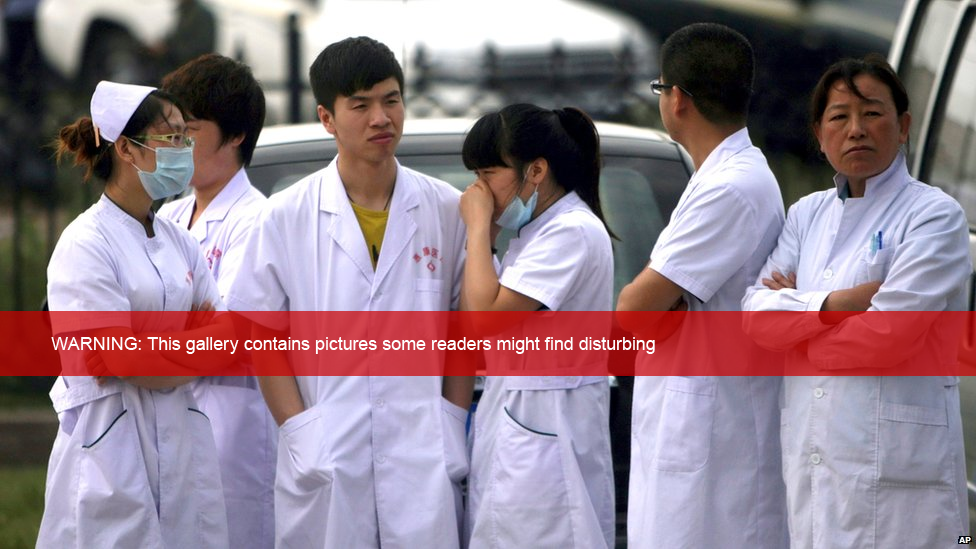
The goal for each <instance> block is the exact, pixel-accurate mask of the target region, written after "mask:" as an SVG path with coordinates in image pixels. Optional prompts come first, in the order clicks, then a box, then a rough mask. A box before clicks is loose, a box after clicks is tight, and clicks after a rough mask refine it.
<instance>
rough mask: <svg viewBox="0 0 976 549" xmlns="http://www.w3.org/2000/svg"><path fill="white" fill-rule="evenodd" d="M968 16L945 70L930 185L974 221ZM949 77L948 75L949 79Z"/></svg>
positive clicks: (973, 95)
mask: <svg viewBox="0 0 976 549" xmlns="http://www.w3.org/2000/svg"><path fill="white" fill-rule="evenodd" d="M974 15H976V14H972V13H971V14H970V16H969V17H967V19H966V22H965V28H964V30H963V31H962V32H960V34H959V37H960V40H961V42H960V43H961V44H962V50H961V53H960V54H959V55H958V56H957V57H956V58H955V59H956V64H955V65H954V66H950V67H948V68H947V73H946V75H947V78H950V79H949V80H948V81H947V82H948V92H947V93H946V95H945V100H944V101H943V104H942V109H940V114H939V115H938V119H937V122H938V123H937V124H936V125H934V126H933V129H934V131H935V132H936V133H935V135H934V136H933V139H934V142H933V144H932V145H931V146H932V149H931V150H932V154H931V156H930V158H931V164H930V170H931V171H930V172H929V173H930V175H929V183H932V184H934V185H938V186H940V187H942V188H943V189H945V190H946V192H948V193H949V194H951V195H953V196H955V197H956V199H957V200H958V201H959V203H960V204H962V206H963V208H965V210H966V214H967V217H968V218H969V220H970V223H971V224H972V223H974V222H976V32H974V30H973V27H974V25H973V21H974ZM950 75H951V76H950Z"/></svg>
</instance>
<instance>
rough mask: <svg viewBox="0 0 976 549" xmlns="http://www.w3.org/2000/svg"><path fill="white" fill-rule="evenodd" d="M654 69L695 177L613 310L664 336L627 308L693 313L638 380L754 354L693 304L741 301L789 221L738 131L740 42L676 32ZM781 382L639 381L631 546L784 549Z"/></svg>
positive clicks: (745, 99) (721, 34)
mask: <svg viewBox="0 0 976 549" xmlns="http://www.w3.org/2000/svg"><path fill="white" fill-rule="evenodd" d="M661 70H662V76H661V79H660V80H655V81H654V82H652V83H651V88H652V91H654V92H655V93H657V94H659V95H660V109H661V117H662V119H663V121H664V126H665V127H666V128H667V130H668V132H669V133H670V135H671V137H672V138H674V140H675V141H677V142H678V143H680V144H681V145H683V146H684V147H685V149H687V151H688V153H689V154H690V155H691V158H692V160H693V161H694V164H695V173H694V174H693V176H692V178H691V181H689V183H688V187H687V188H686V189H685V191H684V193H683V194H682V196H681V199H680V201H679V202H678V206H677V207H676V208H675V210H674V213H673V214H672V216H671V221H670V223H669V224H668V226H667V227H666V228H665V229H664V231H663V232H662V233H661V236H660V238H659V239H658V241H657V244H656V245H655V247H654V250H653V252H652V253H651V260H650V263H649V264H648V268H647V269H644V270H643V271H642V272H641V273H640V274H639V275H638V276H637V277H636V278H635V279H634V281H633V282H631V283H630V284H629V285H628V286H626V287H625V288H624V289H623V290H622V291H621V293H620V297H619V301H618V303H617V310H618V316H619V318H620V321H621V324H622V325H623V326H624V327H625V328H626V329H629V330H631V331H633V332H635V333H643V332H646V333H648V334H649V337H656V336H655V334H660V333H661V332H659V331H657V330H656V328H657V326H656V324H657V321H656V320H655V318H660V317H654V316H650V317H649V316H648V315H646V313H645V314H640V315H636V314H627V313H630V312H638V311H640V312H643V311H669V310H689V311H691V314H687V315H685V317H684V322H683V324H682V325H681V326H680V328H679V329H678V331H677V332H676V333H675V334H674V335H673V336H671V338H670V339H669V340H668V341H665V342H661V341H659V342H658V343H659V345H658V351H659V352H658V353H656V355H657V356H656V355H645V354H642V353H639V354H638V355H639V357H638V362H637V369H636V371H637V374H638V376H640V374H641V372H642V371H645V372H647V368H648V367H650V366H651V364H652V363H651V362H650V361H652V360H656V361H660V360H661V356H660V355H662V354H665V353H666V354H667V355H668V356H667V360H668V361H669V362H668V364H669V365H670V366H671V367H672V368H679V369H680V368H683V369H691V370H694V371H698V372H712V371H715V370H716V369H717V368H718V367H719V366H722V365H725V364H727V363H728V361H729V360H730V357H735V358H733V359H732V360H738V361H745V360H746V358H745V357H747V356H748V357H752V356H754V352H755V351H757V349H755V347H754V345H753V344H751V343H750V342H747V339H746V338H745V337H744V335H743V334H742V333H741V330H731V331H730V330H724V331H722V332H723V333H718V332H719V330H714V329H713V330H708V331H707V332H706V331H705V330H706V329H707V327H708V326H709V325H711V326H715V325H716V323H717V322H718V318H720V315H721V313H714V312H712V313H709V314H707V315H706V314H703V313H699V311H701V312H704V311H737V310H739V308H740V305H739V303H740V300H741V299H742V295H743V294H744V293H745V290H746V288H747V287H748V286H749V285H750V284H751V283H752V281H753V280H754V279H755V277H756V274H757V273H758V272H759V269H760V268H761V267H762V265H763V262H764V261H765V258H766V257H767V256H768V254H769V252H770V251H771V250H772V248H773V246H774V245H775V244H776V238H777V236H778V235H779V232H780V230H781V228H782V226H783V217H784V216H783V202H782V198H781V195H780V192H779V186H778V185H777V182H776V179H775V177H774V176H773V174H772V172H770V170H769V167H768V165H767V164H766V159H765V157H764V156H763V154H762V152H761V151H760V150H759V149H757V148H756V147H754V146H753V145H752V143H751V141H750V139H749V134H748V131H747V130H746V127H745V125H746V117H747V114H748V107H749V100H750V96H751V94H752V83H753V53H752V48H751V46H750V45H749V42H748V41H747V40H746V39H745V37H743V36H742V35H741V34H739V33H738V32H736V31H734V30H732V29H730V28H728V27H724V26H721V25H716V24H694V25H690V26H688V27H684V28H682V29H680V30H678V31H676V32H675V33H674V34H673V35H671V36H670V37H669V38H668V39H667V41H666V42H665V43H664V45H663V46H662V49H661ZM725 332H738V333H725ZM704 333H708V338H709V339H708V340H707V341H706V340H703V334H704ZM657 337H659V336H657ZM712 338H718V339H721V341H719V340H718V339H712ZM741 363H742V362H740V364H741ZM779 391H780V380H779V379H778V378H776V377H732V376H704V377H676V376H668V377H648V376H646V375H645V376H643V377H638V378H636V380H635V385H634V420H633V439H632V446H631V448H632V450H631V451H632V455H631V469H630V471H631V478H630V490H629V502H628V505H629V508H628V516H627V538H628V543H629V546H630V547H634V548H656V547H752V548H779V547H787V545H788V543H787V528H786V517H785V514H784V506H785V499H784V498H785V496H784V486H783V481H782V479H781V477H780V473H779V461H780V451H779V438H778V436H779V432H778V428H779V421H778V419H779V416H778V397H779Z"/></svg>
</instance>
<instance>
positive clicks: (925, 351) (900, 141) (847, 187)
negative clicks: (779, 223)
mask: <svg viewBox="0 0 976 549" xmlns="http://www.w3.org/2000/svg"><path fill="white" fill-rule="evenodd" d="M811 114H812V120H813V130H814V133H815V134H816V137H817V140H818V141H819V143H820V150H821V151H822V152H823V153H824V154H825V155H826V157H827V160H828V161H829V162H830V165H831V166H832V167H833V168H834V169H835V170H837V175H836V176H835V177H834V184H835V187H834V188H832V189H830V190H826V191H821V192H817V193H814V194H811V195H809V196H806V197H804V198H802V199H801V200H800V201H799V202H797V203H796V204H794V205H793V207H791V208H790V212H789V215H788V216H787V220H786V227H785V228H784V230H783V234H782V236H780V238H779V243H778V244H777V246H776V250H775V251H774V252H773V254H772V255H771V256H770V257H769V261H768V262H767V263H766V266H765V267H764V268H763V270H762V273H761V275H760V278H759V279H758V281H757V283H756V285H755V286H754V287H752V288H751V289H750V290H749V292H748V293H747V294H746V297H745V299H744V300H743V308H744V309H746V310H752V311H798V313H797V314H796V315H791V316H775V317H773V318H770V317H769V316H767V315H764V314H757V315H749V316H747V317H746V321H747V322H746V324H747V328H748V330H749V332H750V333H751V334H752V335H754V336H755V337H756V339H757V340H758V341H760V342H761V343H762V344H763V345H767V346H769V347H771V348H776V349H785V350H789V353H788V366H790V365H804V366H811V367H816V368H818V369H820V370H822V371H823V372H824V373H825V374H827V373H837V374H842V375H839V376H824V377H799V376H796V377H787V378H786V379H785V382H784V383H785V390H784V407H783V410H782V414H783V421H782V433H781V436H782V444H783V475H784V477H785V479H786V488H787V497H788V509H789V519H790V537H791V539H792V547H793V548H796V549H809V548H826V547H830V548H835V549H842V548H854V547H857V548H859V549H871V548H874V547H877V548H881V547H895V546H897V547H917V548H922V547H926V548H928V547H951V546H954V545H955V544H956V540H957V539H958V536H960V535H966V534H967V533H968V531H969V512H968V506H967V499H966V470H965V464H966V456H965V454H964V452H963V438H962V430H961V425H960V416H959V389H958V386H957V383H958V378H955V377H936V376H927V377H926V376H918V374H919V373H924V372H928V371H931V370H930V369H931V368H938V367H940V366H947V365H950V366H951V365H953V364H955V362H956V352H957V349H958V347H959V340H958V337H959V335H960V328H961V325H959V324H958V320H960V319H959V317H957V316H953V315H945V314H943V315H938V314H933V313H931V312H932V311H962V310H965V308H966V303H965V295H966V292H965V285H966V281H967V280H968V277H969V275H970V273H971V272H972V266H971V264H970V258H969V248H968V234H969V231H968V227H967V224H966V216H965V215H964V213H963V210H962V208H961V207H960V206H959V204H958V203H956V201H955V200H954V199H952V198H951V197H949V196H948V195H946V194H945V193H943V192H942V191H941V190H939V189H936V188H935V187H930V186H928V185H926V184H924V183H920V182H919V181H917V180H915V179H913V178H912V177H911V176H910V175H909V174H908V171H907V169H906V165H905V155H904V154H903V153H902V152H901V146H902V145H904V144H905V143H906V142H907V140H908V128H909V124H910V123H911V115H910V114H909V112H908V94H907V93H906V92H905V88H904V87H903V86H902V84H901V82H900V81H899V79H898V77H897V75H896V74H895V72H894V71H893V70H892V69H891V67H890V66H889V65H888V63H887V62H886V61H885V60H884V58H883V57H881V56H879V55H869V56H867V57H865V58H863V59H845V60H842V61H839V62H838V63H836V64H834V65H832V66H831V67H830V68H828V69H827V71H826V72H825V73H824V75H823V77H821V79H820V82H819V83H818V84H817V86H816V87H815V88H814V92H813V97H812V112H811ZM831 311H929V313H926V314H924V315H907V314H905V313H900V314H893V313H887V314H877V313H874V312H872V313H868V314H864V315H856V316H853V317H850V316H849V315H848V316H847V317H836V316H833V315H831V314H829V313H830V312H831ZM842 318H846V320H841V319H842ZM770 321H772V324H774V325H771V322H770ZM879 361H881V363H880V364H879ZM865 366H875V367H876V366H882V367H888V366H901V367H903V368H904V369H903V370H902V371H903V372H906V373H909V374H912V375H914V376H918V377H887V376H885V377H856V376H849V375H846V376H845V375H843V374H844V373H845V371H844V370H845V369H850V368H857V367H865ZM787 371H789V370H787Z"/></svg>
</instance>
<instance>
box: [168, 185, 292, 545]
mask: <svg viewBox="0 0 976 549" xmlns="http://www.w3.org/2000/svg"><path fill="white" fill-rule="evenodd" d="M266 200H267V199H266V198H265V197H264V195H263V194H261V191H259V190H257V189H255V188H254V187H253V186H252V185H251V182H250V180H249V179H248V177H247V172H245V170H244V168H241V169H240V170H239V171H238V172H237V173H236V174H235V175H234V177H233V178H232V179H231V180H230V181H229V182H228V183H227V185H226V186H225V187H224V188H223V189H221V191H220V193H218V194H217V196H216V197H214V199H213V201H212V202H211V203H210V204H209V205H208V206H207V209H206V210H204V211H203V213H201V214H200V217H199V218H198V219H197V222H196V223H194V224H193V227H189V231H190V234H191V235H192V236H193V237H194V238H196V240H197V241H198V242H199V245H200V249H201V251H202V252H203V254H204V257H205V258H206V260H207V266H208V267H209V268H210V273H211V274H212V275H213V277H214V279H215V280H216V281H217V288H218V290H219V291H220V293H221V296H222V297H223V296H224V295H225V294H226V292H227V289H228V288H229V287H230V283H231V281H232V280H233V278H234V276H235V275H236V274H237V268H238V267H239V265H240V261H241V256H242V255H243V253H244V244H245V239H246V238H247V234H248V232H249V231H250V228H251V226H252V225H253V223H254V219H255V217H256V216H257V214H258V212H259V211H260V207H261V206H262V205H263V204H264V203H265V201H266ZM194 202H195V198H194V196H193V195H190V196H187V197H184V198H181V199H179V200H176V201H173V202H169V203H167V204H164V205H163V206H162V207H161V208H160V209H159V214H158V215H159V217H163V218H166V219H170V220H172V221H174V222H175V223H176V224H177V225H179V226H181V227H184V228H186V227H188V226H189V224H190V219H191V217H192V216H193V206H194ZM192 387H193V396H194V397H195V398H196V400H197V403H198V405H199V407H200V410H202V411H203V412H204V413H205V414H207V416H208V417H210V421H211V424H212V425H213V431H214V438H215V440H216V443H217V456H218V458H219V460H220V470H221V478H222V480H223V486H224V500H225V502H226V504H227V525H228V528H229V531H230V544H231V547H236V548H241V549H248V548H254V549H258V548H261V547H273V546H274V472H275V459H276V457H275V456H276V455H277V440H278V427H277V425H275V422H274V419H273V418H272V417H271V413H270V412H269V411H268V408H267V406H266V405H265V403H264V398H263V397H262V396H261V391H260V390H259V388H258V385H257V380H256V379H255V378H254V377H253V376H246V377H245V376H208V377H202V378H200V379H199V380H197V381H196V382H194V383H193V385H192Z"/></svg>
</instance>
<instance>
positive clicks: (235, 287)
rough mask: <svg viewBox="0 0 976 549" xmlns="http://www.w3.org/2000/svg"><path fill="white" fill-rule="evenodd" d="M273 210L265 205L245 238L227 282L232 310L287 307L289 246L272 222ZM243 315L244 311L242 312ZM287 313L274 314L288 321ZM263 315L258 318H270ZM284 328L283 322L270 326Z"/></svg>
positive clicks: (283, 308) (280, 308)
mask: <svg viewBox="0 0 976 549" xmlns="http://www.w3.org/2000/svg"><path fill="white" fill-rule="evenodd" d="M275 213H276V210H274V209H273V208H265V209H263V210H262V211H261V213H260V214H259V215H258V217H257V220H256V221H255V224H254V227H253V228H252V229H251V231H250V233H249V234H248V236H247V238H246V241H245V242H246V243H245V244H244V251H243V255H242V256H241V261H240V263H239V268H237V269H236V270H235V271H234V273H233V276H232V280H231V281H230V283H229V285H228V291H227V296H226V300H227V308H228V309H230V310H232V311H240V312H247V311H272V312H280V311H287V310H289V300H288V293H287V286H286V284H287V279H286V278H285V273H287V272H289V269H290V266H289V254H288V250H289V249H290V248H289V247H288V246H287V245H286V243H285V240H284V238H282V236H281V232H280V230H279V228H278V226H277V224H276V223H275V221H276V217H275V215H274V214H275ZM245 316H247V315H246V313H245ZM285 316H286V315H274V317H273V318H275V319H280V320H281V321H282V322H284V323H285V324H287V319H286V318H285ZM270 318H271V317H269V316H268V315H262V316H261V319H262V321H264V319H270ZM269 327H270V328H273V329H278V330H280V329H284V328H285V327H286V325H275V326H269Z"/></svg>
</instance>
